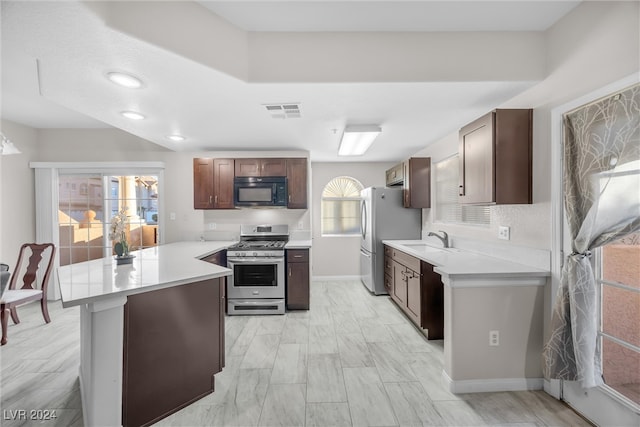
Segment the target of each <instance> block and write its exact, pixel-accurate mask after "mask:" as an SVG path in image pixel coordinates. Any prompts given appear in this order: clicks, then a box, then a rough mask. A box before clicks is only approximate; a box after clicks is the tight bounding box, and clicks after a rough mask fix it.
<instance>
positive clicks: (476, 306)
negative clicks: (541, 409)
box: [383, 239, 550, 393]
mask: <svg viewBox="0 0 640 427" xmlns="http://www.w3.org/2000/svg"><path fill="white" fill-rule="evenodd" d="M458 240H461V239H458ZM383 243H384V244H385V245H386V248H390V249H392V252H394V253H398V252H400V253H401V254H402V255H403V256H402V257H401V258H396V259H394V260H392V261H393V264H395V265H397V266H400V267H403V265H401V263H402V262H404V263H405V267H404V268H400V269H398V268H394V269H393V271H394V272H393V273H391V274H392V275H393V276H397V274H395V272H396V271H399V272H400V273H401V277H400V278H398V277H392V278H391V281H392V283H393V285H392V286H391V289H390V294H397V295H401V296H402V298H398V297H395V298H392V299H393V300H394V302H395V303H396V304H400V305H401V307H400V308H402V309H403V311H405V312H406V311H407V310H406V309H407V308H409V309H411V308H412V307H415V305H416V302H415V301H414V302H413V303H412V298H413V299H414V300H415V299H418V296H419V295H421V292H420V289H418V290H417V291H416V290H415V288H416V285H415V284H413V283H412V280H411V278H412V277H413V276H416V273H413V272H412V273H411V274H407V273H406V271H407V267H408V266H410V265H412V263H407V262H405V261H404V260H405V259H414V260H416V261H417V265H418V266H423V265H426V266H428V268H427V272H429V273H430V275H433V274H434V273H435V274H436V275H440V280H438V282H439V283H440V282H441V283H440V291H441V292H442V294H443V297H444V298H443V299H444V304H443V306H442V307H433V306H429V305H424V306H423V307H421V308H422V309H423V310H426V311H427V312H428V311H429V310H434V308H435V309H438V310H443V311H444V319H443V320H444V322H443V323H444V366H443V372H442V376H443V382H444V384H445V386H446V387H447V388H448V389H449V391H451V392H452V393H474V392H488V391H514V390H537V389H542V386H543V378H542V368H541V365H542V364H541V360H540V354H541V353H542V345H543V323H544V313H543V300H544V290H545V286H546V285H547V280H548V277H549V275H550V272H549V269H548V267H547V266H546V263H548V260H549V254H548V253H547V252H546V251H542V250H535V249H530V248H516V247H510V248H509V252H510V255H511V259H510V260H508V259H506V258H505V257H504V256H501V255H504V254H501V253H498V252H497V251H496V250H495V248H490V247H488V246H483V247H482V249H481V248H479V247H474V246H473V245H472V244H470V243H469V242H466V243H465V242H464V241H463V242H462V243H465V245H464V246H467V248H466V249H465V248H442V247H434V246H432V245H430V244H427V243H426V242H425V241H423V240H384V241H383ZM494 251H496V253H495V254H493V253H492V252H494ZM488 254H491V255H494V256H490V255H488ZM523 261H524V262H527V264H524V263H523ZM418 268H422V267H418ZM421 274H422V272H418V274H417V275H418V276H420V275H421ZM425 274H426V273H425ZM405 277H409V278H410V279H409V280H406V279H405V280H404V281H403V280H401V279H402V278H405ZM412 285H413V288H412ZM417 286H418V287H420V286H423V287H425V286H426V287H429V286H432V287H435V286H436V284H435V283H433V280H429V281H428V282H427V283H421V281H420V280H418V281H417ZM397 287H400V290H399V291H398V290H397V289H396V288H397ZM422 293H424V291H423V292H422ZM403 303H404V305H402V304H403ZM417 304H419V301H418V303H417ZM414 312H418V313H420V310H415V309H414ZM420 314H421V315H425V313H420ZM426 314H427V315H428V314H429V313H426ZM438 314H439V315H442V312H441V311H439V313H438ZM426 317H427V318H428V316H426ZM410 318H411V317H410ZM412 320H413V319H412ZM438 332H439V331H438Z"/></svg>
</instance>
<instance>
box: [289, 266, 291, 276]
mask: <svg viewBox="0 0 640 427" xmlns="http://www.w3.org/2000/svg"><path fill="white" fill-rule="evenodd" d="M289 277H291V267H289Z"/></svg>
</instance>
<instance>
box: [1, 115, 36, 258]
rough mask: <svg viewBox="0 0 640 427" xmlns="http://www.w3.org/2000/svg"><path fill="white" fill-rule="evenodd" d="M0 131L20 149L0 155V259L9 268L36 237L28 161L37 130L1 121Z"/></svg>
mask: <svg viewBox="0 0 640 427" xmlns="http://www.w3.org/2000/svg"><path fill="white" fill-rule="evenodd" d="M2 132H3V133H4V134H5V136H6V137H7V138H9V139H10V140H11V141H12V142H13V143H14V145H15V146H16V147H17V148H18V149H19V150H20V151H21V152H22V153H21V154H13V155H8V156H0V262H4V263H6V264H9V266H10V268H11V269H12V270H13V267H14V266H15V263H16V261H17V259H18V250H19V249H20V246H21V245H22V244H23V243H30V242H33V241H34V240H35V236H36V231H35V196H34V194H35V188H34V185H35V184H34V173H33V170H31V169H30V168H29V161H30V160H31V158H32V157H33V156H34V155H35V154H36V150H37V135H38V131H37V130H35V129H32V128H30V127H27V126H22V125H20V124H17V123H13V122H8V121H4V120H3V121H2Z"/></svg>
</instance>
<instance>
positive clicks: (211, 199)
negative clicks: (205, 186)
mask: <svg viewBox="0 0 640 427" xmlns="http://www.w3.org/2000/svg"><path fill="white" fill-rule="evenodd" d="M212 201H213V196H209V204H211V202H212Z"/></svg>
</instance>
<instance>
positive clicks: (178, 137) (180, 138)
mask: <svg viewBox="0 0 640 427" xmlns="http://www.w3.org/2000/svg"><path fill="white" fill-rule="evenodd" d="M167 138H169V139H170V140H172V141H175V142H180V141H184V140H185V139H187V138H185V137H184V136H182V135H177V134H173V135H167Z"/></svg>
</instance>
